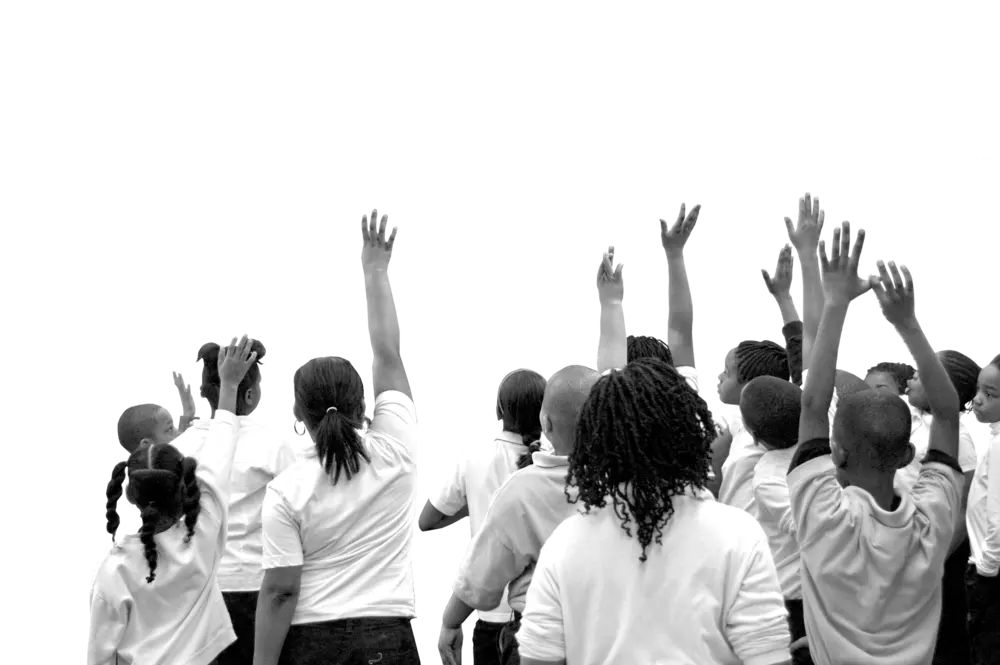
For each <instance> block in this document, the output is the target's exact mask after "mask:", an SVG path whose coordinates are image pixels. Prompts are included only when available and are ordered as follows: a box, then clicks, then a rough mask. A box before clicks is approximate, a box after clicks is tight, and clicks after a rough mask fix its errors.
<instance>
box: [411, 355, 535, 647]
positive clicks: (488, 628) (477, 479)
mask: <svg viewBox="0 0 1000 665" xmlns="http://www.w3.org/2000/svg"><path fill="white" fill-rule="evenodd" d="M545 385H546V382H545V379H544V378H543V377H542V376H541V375H540V374H539V373H538V372H533V371H531V370H529V369H519V370H515V371H513V372H511V373H510V374H508V375H507V376H505V377H504V378H503V380H502V381H501V382H500V387H499V389H498V390H497V402H496V416H497V420H499V421H501V422H502V423H503V431H501V432H500V434H499V436H497V437H496V438H494V439H493V441H492V444H491V445H486V446H484V445H482V444H477V445H473V446H471V447H470V448H469V450H468V451H467V452H465V453H464V454H463V455H462V457H461V458H460V459H459V460H457V461H456V463H455V464H454V465H453V467H452V469H453V470H452V472H451V473H450V474H449V476H448V479H447V482H446V483H445V484H444V486H443V487H441V488H440V489H439V490H438V492H437V493H436V494H434V495H433V496H431V497H430V498H429V499H428V500H427V503H426V504H425V505H424V509H423V512H421V513H420V520H419V525H420V530H421V531H434V530H436V529H442V528H444V527H446V526H449V525H451V524H454V523H455V522H457V521H459V520H461V519H462V518H463V517H466V516H468V517H469V531H470V534H469V535H470V537H474V536H475V535H476V533H477V532H478V531H479V529H480V527H481V526H482V524H483V520H484V519H485V518H486V509H487V508H489V506H490V500H491V499H492V498H493V495H494V494H496V491H497V490H498V489H500V487H501V486H502V485H503V484H504V483H505V482H507V479H508V478H510V477H511V475H512V474H513V473H514V472H515V471H517V470H518V469H519V468H524V467H525V466H528V465H530V464H531V455H532V453H534V452H536V451H538V450H539V449H540V438H541V432H542V425H541V421H540V420H539V412H540V411H541V408H542V398H543V397H544V395H545ZM510 612H511V610H510V605H508V604H507V593H506V589H505V590H504V592H503V594H502V597H501V598H500V602H499V603H498V604H497V605H496V606H495V607H490V608H486V609H485V610H481V611H480V612H479V617H478V620H477V621H476V627H475V629H474V631H473V633H472V653H473V659H474V661H475V665H490V664H494V665H499V662H500V652H499V649H498V648H497V644H498V641H499V638H500V631H501V629H502V628H503V627H504V625H505V624H506V623H507V621H508V620H509V619H510Z"/></svg>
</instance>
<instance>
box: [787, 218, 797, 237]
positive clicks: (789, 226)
mask: <svg viewBox="0 0 1000 665" xmlns="http://www.w3.org/2000/svg"><path fill="white" fill-rule="evenodd" d="M785 230H786V231H788V235H790V236H792V235H795V225H794V224H792V219H791V217H785Z"/></svg>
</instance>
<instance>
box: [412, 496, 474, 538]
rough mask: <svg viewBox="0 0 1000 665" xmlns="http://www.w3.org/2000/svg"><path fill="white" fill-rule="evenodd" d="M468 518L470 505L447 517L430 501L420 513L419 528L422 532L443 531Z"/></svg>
mask: <svg viewBox="0 0 1000 665" xmlns="http://www.w3.org/2000/svg"><path fill="white" fill-rule="evenodd" d="M468 516H469V506H468V505H466V506H465V507H464V508H462V509H461V510H459V511H458V512H457V513H455V514H454V515H445V514H444V513H442V512H441V511H440V510H438V509H437V508H435V507H434V505H433V504H432V503H431V502H430V501H428V502H427V503H425V504H424V509H423V510H422V511H421V512H420V519H419V520H418V526H419V527H420V530H421V531H437V530H438V529H443V528H445V527H446V526H451V525H452V524H454V523H455V522H459V521H461V520H463V519H465V518H466V517H468Z"/></svg>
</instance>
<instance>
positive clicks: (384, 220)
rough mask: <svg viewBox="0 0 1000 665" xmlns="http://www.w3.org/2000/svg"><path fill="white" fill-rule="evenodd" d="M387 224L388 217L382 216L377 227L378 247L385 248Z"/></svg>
mask: <svg viewBox="0 0 1000 665" xmlns="http://www.w3.org/2000/svg"><path fill="white" fill-rule="evenodd" d="M388 222H389V215H382V221H381V223H379V225H378V245H379V247H385V225H386V224H387V223H388Z"/></svg>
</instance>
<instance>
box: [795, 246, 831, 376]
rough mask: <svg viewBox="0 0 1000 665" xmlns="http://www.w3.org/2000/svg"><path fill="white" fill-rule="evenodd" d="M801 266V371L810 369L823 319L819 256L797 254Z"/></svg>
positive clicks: (823, 301)
mask: <svg viewBox="0 0 1000 665" xmlns="http://www.w3.org/2000/svg"><path fill="white" fill-rule="evenodd" d="M799 264H800V265H801V266H802V369H803V370H807V369H809V368H810V367H812V362H811V361H812V355H813V347H814V346H815V342H816V336H817V335H818V334H819V324H820V319H822V318H823V305H824V303H825V302H826V296H825V295H824V293H823V279H822V278H821V277H820V272H819V256H818V255H817V253H816V250H813V252H812V254H804V253H801V252H800V253H799Z"/></svg>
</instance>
